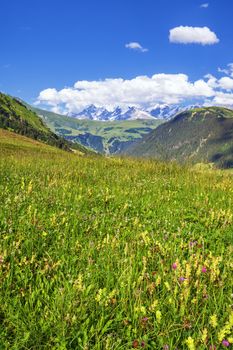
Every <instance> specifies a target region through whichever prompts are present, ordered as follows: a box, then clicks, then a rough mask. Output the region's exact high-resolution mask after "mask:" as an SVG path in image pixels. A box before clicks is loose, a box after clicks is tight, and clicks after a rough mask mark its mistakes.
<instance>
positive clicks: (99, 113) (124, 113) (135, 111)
mask: <svg viewBox="0 0 233 350" xmlns="http://www.w3.org/2000/svg"><path fill="white" fill-rule="evenodd" d="M69 116H70V117H73V118H77V119H89V120H99V121H108V120H109V121H111V120H112V121H113V120H135V119H155V118H156V117H154V116H152V115H151V114H150V112H147V111H144V110H141V109H139V108H136V107H128V109H127V110H123V109H121V108H120V107H117V108H115V109H114V110H113V111H108V110H107V109H106V108H102V107H100V108H98V107H96V106H94V105H90V106H88V107H87V108H85V109H84V110H83V111H82V112H80V113H77V114H75V113H72V114H69Z"/></svg>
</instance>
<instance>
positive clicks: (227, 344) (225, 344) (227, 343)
mask: <svg viewBox="0 0 233 350" xmlns="http://www.w3.org/2000/svg"><path fill="white" fill-rule="evenodd" d="M222 346H224V347H225V348H228V346H230V343H229V341H228V340H226V339H224V340H223V341H222Z"/></svg>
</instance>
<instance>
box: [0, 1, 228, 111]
mask: <svg viewBox="0 0 233 350" xmlns="http://www.w3.org/2000/svg"><path fill="white" fill-rule="evenodd" d="M203 4H208V6H207V5H206V6H204V7H201V5H203ZM232 13H233V1H231V0H221V1H220V0H210V1H208V0H207V1H205V0H204V1H197V0H143V1H142V0H117V1H115V0H111V1H110V0H108V1H107V0H99V1H97V0H85V1H79V0H66V1H61V0H56V1H55V0H46V1H45V0H40V1H37V0H34V1H31V0H30V1H29V0H21V1H18V0H13V1H9V0H2V1H1V21H0V29H1V55H0V90H1V91H4V92H6V93H9V94H11V95H15V96H19V97H21V98H22V99H24V100H26V101H28V102H30V103H32V102H33V101H35V100H36V98H37V97H38V95H39V94H40V92H41V91H43V90H46V89H48V88H54V89H56V91H60V90H62V89H64V88H65V87H71V89H70V90H72V88H73V86H74V84H75V83H76V82H77V81H83V80H84V81H99V80H104V79H106V78H111V79H115V78H121V79H123V80H129V81H130V80H131V79H135V77H138V76H147V77H151V76H153V75H155V74H159V73H160V74H161V73H163V74H178V73H182V74H185V75H187V76H188V79H189V81H190V82H195V81H197V80H199V79H203V77H204V76H205V75H206V74H212V75H213V76H214V78H215V79H220V78H221V77H225V76H226V77H228V79H230V77H231V72H230V71H228V74H227V70H226V72H225V73H220V72H218V71H217V70H218V68H219V67H221V68H225V69H226V67H227V64H229V63H232V62H233V57H232V56H233V25H232ZM180 26H189V27H200V28H203V27H208V28H209V29H210V30H211V31H212V32H213V33H215V34H216V37H217V38H218V39H219V42H218V43H214V44H212V45H201V44H197V43H195V44H183V43H172V42H170V41H169V31H170V30H171V29H172V28H176V27H180ZM132 42H136V43H138V44H140V45H141V46H143V47H144V48H146V49H148V51H146V52H141V51H140V50H135V49H130V48H126V46H125V45H126V44H129V43H132ZM228 68H229V67H228ZM228 83H230V82H229V81H228ZM80 89H83V85H82V84H81V87H80ZM224 92H225V93H227V94H228V95H229V93H231V91H230V90H229V89H227V90H226V89H225V91H222V93H224ZM92 93H93V88H92ZM82 98H83V97H82ZM228 98H229V96H228ZM139 99H140V98H139ZM55 100H56V101H55ZM88 101H89V100H88ZM155 102H158V101H157V100H156V101H155ZM163 102H166V101H163ZM46 103H48V104H49V103H50V105H51V106H53V107H54V108H55V107H57V106H58V105H61V104H62V105H64V104H65V105H66V103H67V100H65V99H64V98H63V99H61V100H59V101H58V97H56V98H55V99H54V98H53V100H52V102H51V101H49V98H48V99H47V100H46ZM127 103H128V101H127ZM68 107H69V106H68ZM76 107H77V104H76ZM77 109H78V108H77Z"/></svg>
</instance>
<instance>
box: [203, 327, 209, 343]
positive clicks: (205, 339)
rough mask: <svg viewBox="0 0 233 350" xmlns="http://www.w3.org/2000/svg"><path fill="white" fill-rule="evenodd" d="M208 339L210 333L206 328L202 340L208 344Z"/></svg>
mask: <svg viewBox="0 0 233 350" xmlns="http://www.w3.org/2000/svg"><path fill="white" fill-rule="evenodd" d="M207 338H208V332H207V329H206V328H204V329H203V332H202V336H201V340H202V342H203V343H204V344H205V343H206V342H207Z"/></svg>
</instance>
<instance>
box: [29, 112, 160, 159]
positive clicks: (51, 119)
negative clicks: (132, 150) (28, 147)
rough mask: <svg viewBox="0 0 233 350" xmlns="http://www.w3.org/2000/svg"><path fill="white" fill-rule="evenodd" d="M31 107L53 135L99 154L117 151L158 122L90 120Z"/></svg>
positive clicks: (158, 122) (120, 150)
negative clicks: (77, 143)
mask: <svg viewBox="0 0 233 350" xmlns="http://www.w3.org/2000/svg"><path fill="white" fill-rule="evenodd" d="M30 108H32V110H33V111H35V112H36V113H37V114H38V115H39V116H41V117H42V119H43V121H44V122H45V123H46V124H47V126H48V127H49V128H50V129H51V130H52V131H53V132H55V133H56V134H58V135H60V136H62V137H64V138H65V139H67V140H70V141H73V142H79V143H81V144H82V145H84V146H86V147H90V148H92V149H94V150H96V151H98V152H100V153H107V154H118V153H122V152H123V151H124V150H125V149H126V148H127V147H129V146H130V145H131V144H133V143H134V142H135V141H136V140H140V139H141V137H142V136H143V135H145V134H147V133H149V132H150V131H152V130H153V129H155V128H156V127H157V126H158V125H160V124H161V123H162V120H156V119H155V120H153V119H152V120H128V121H107V122H103V121H93V120H80V119H75V118H71V117H66V116H63V115H59V114H56V113H53V112H48V111H44V110H42V109H38V108H34V107H30Z"/></svg>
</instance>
